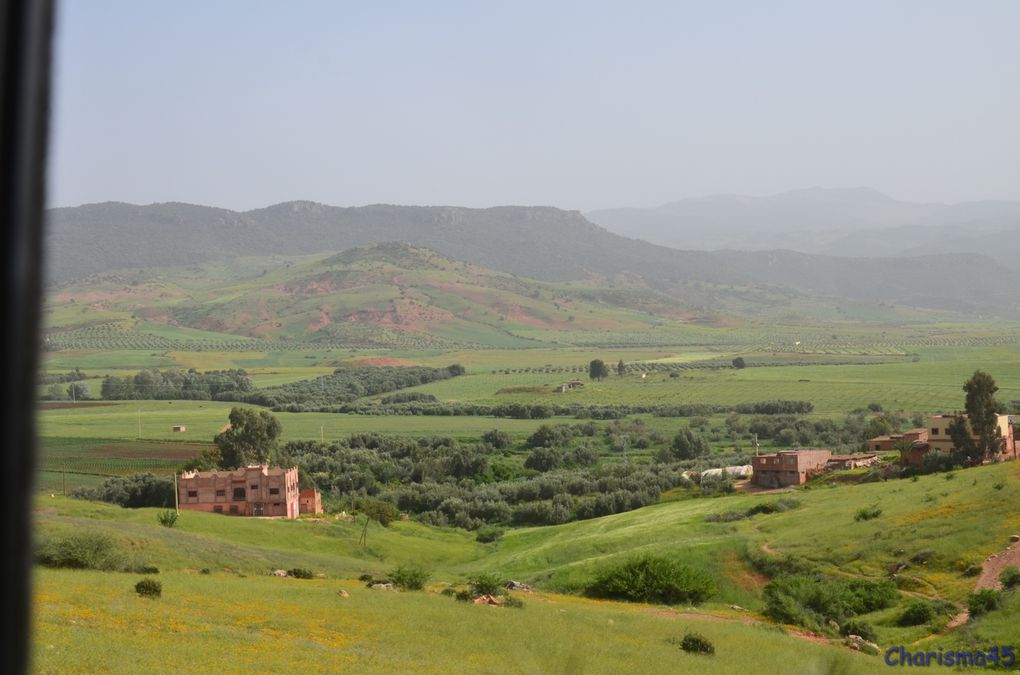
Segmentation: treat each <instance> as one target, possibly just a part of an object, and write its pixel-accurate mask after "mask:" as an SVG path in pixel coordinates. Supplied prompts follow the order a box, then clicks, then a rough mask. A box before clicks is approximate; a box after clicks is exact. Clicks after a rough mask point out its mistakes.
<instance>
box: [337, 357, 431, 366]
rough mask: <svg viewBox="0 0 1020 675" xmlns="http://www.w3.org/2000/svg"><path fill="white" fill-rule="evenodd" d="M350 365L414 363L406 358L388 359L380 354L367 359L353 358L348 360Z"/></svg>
mask: <svg viewBox="0 0 1020 675" xmlns="http://www.w3.org/2000/svg"><path fill="white" fill-rule="evenodd" d="M348 363H350V364H351V365H352V366H413V365H415V364H414V363H412V362H411V361H408V360H407V359H390V358H385V357H382V356H376V357H372V358H368V359H355V360H354V361H348Z"/></svg>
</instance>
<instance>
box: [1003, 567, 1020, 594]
mask: <svg viewBox="0 0 1020 675" xmlns="http://www.w3.org/2000/svg"><path fill="white" fill-rule="evenodd" d="M999 581H1000V582H1001V583H1002V587H1003V588H1007V589H1010V588H1020V567H1007V568H1006V569H1004V570H1002V572H1001V573H1000V574H999Z"/></svg>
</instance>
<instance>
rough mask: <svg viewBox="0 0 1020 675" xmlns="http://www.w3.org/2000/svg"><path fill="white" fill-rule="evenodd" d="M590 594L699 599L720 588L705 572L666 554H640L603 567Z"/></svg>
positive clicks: (646, 599) (668, 600) (640, 598)
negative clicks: (717, 587) (664, 555)
mask: <svg viewBox="0 0 1020 675" xmlns="http://www.w3.org/2000/svg"><path fill="white" fill-rule="evenodd" d="M587 591H588V593H589V594H590V595H594V596H597V597H604V598H617V599H621V600H634V601H637V602H662V603H665V604H677V603H681V602H685V603H686V602H690V603H698V602H702V601H704V600H706V599H707V598H709V597H711V596H712V595H714V594H715V592H716V587H715V581H714V580H713V579H712V577H711V576H709V575H708V574H706V573H705V572H703V571H701V570H699V569H695V568H693V567H691V566H689V565H685V564H683V563H680V562H677V561H676V560H673V559H671V558H667V557H663V556H651V555H646V556H640V557H637V558H632V559H630V560H627V561H625V562H623V563H619V564H617V565H613V566H610V567H607V568H605V569H603V570H602V571H601V572H599V573H598V574H596V575H595V578H594V579H593V580H592V581H591V583H590V584H589V585H588V588H587Z"/></svg>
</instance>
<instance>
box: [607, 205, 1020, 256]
mask: <svg viewBox="0 0 1020 675" xmlns="http://www.w3.org/2000/svg"><path fill="white" fill-rule="evenodd" d="M587 216H588V218H590V219H591V220H592V221H593V222H596V223H598V224H600V225H602V226H603V227H606V228H607V229H609V230H611V231H613V232H616V233H618V234H621V235H625V236H629V237H639V238H641V239H645V240H647V241H650V242H654V243H656V244H661V245H663V246H673V247H676V248H686V249H699V250H717V249H736V250H741V251H772V250H775V249H790V250H794V251H798V252H800V253H813V254H814V253H817V254H824V255H831V256H846V257H855V258H886V257H902V256H916V255H928V254H934V255H937V254H950V253H952V254H955V253H974V254H982V255H987V256H989V257H991V258H993V259H995V260H996V261H997V262H998V263H999V264H1000V265H1006V266H1010V265H1014V264H1015V261H1016V260H1017V257H1018V256H1020V244H1018V243H1017V242H1018V237H1017V234H1018V233H1020V202H1015V201H981V202H965V203H961V204H925V203H915V202H906V201H901V200H897V199H893V198H892V197H889V196H887V195H884V194H882V193H880V192H878V191H877V190H872V189H870V188H852V189H824V188H808V189H805V190H793V191H791V192H784V193H781V194H777V195H771V196H768V197H748V196H743V195H715V196H711V197H701V198H692V199H683V200H680V201H676V202H671V203H669V204H663V205H662V206H658V207H653V208H620V209H606V210H602V211H594V212H591V213H589V214H587Z"/></svg>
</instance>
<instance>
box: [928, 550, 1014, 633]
mask: <svg viewBox="0 0 1020 675" xmlns="http://www.w3.org/2000/svg"><path fill="white" fill-rule="evenodd" d="M1007 567H1020V542H1015V543H1013V544H1010V545H1009V546H1008V547H1007V548H1006V550H1004V551H1000V552H999V553H993V554H992V555H990V556H988V557H987V558H985V561H984V563H982V564H981V575H980V576H979V577H978V579H977V583H976V584H974V590H975V591H980V590H981V589H984V588H993V589H997V590H998V589H1001V588H1002V584H1001V583H999V575H1000V574H1002V570H1004V569H1006V568H1007ZM968 619H970V612H969V611H968V610H966V609H965V610H963V611H962V612H960V613H959V614H957V615H956V616H954V617H953V618H952V620H951V621H950V622H949V623H947V624H946V627H945V630H947V631H948V630H952V629H954V628H959V627H960V626H962V625H963V624H965V623H967V620H968Z"/></svg>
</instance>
